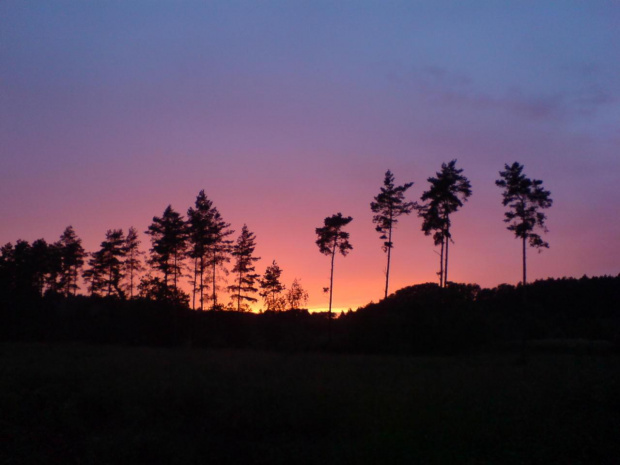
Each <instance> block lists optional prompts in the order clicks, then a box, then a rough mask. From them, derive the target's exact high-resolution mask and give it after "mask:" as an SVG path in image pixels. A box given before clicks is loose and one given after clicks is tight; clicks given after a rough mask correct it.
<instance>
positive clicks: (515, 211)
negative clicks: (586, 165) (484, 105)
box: [495, 162, 553, 287]
mask: <svg viewBox="0 0 620 465" xmlns="http://www.w3.org/2000/svg"><path fill="white" fill-rule="evenodd" d="M504 167H505V171H500V172H499V175H500V177H501V179H498V180H497V181H495V184H496V185H497V186H498V187H502V188H503V189H504V192H503V194H502V195H503V200H502V205H504V207H509V208H510V210H509V211H507V212H505V213H504V217H505V218H504V222H505V223H508V227H507V229H508V230H509V231H512V232H514V234H515V237H517V238H518V239H521V240H522V245H523V286H524V287H525V285H526V284H527V266H526V250H527V244H528V243H529V245H530V247H534V248H537V249H539V251H540V249H542V248H549V244H548V243H547V242H545V241H543V240H542V237H540V234H538V233H537V232H536V231H537V230H540V231H542V232H547V228H546V226H545V220H546V219H547V217H546V215H545V214H544V213H543V212H541V211H540V210H542V209H546V208H549V207H551V205H553V200H552V199H551V192H549V191H547V190H545V189H543V187H542V181H540V180H538V179H534V180H532V179H529V178H528V177H526V176H525V175H524V174H523V165H520V164H519V163H517V162H514V163H513V164H512V165H511V166H509V165H507V164H506V165H504Z"/></svg>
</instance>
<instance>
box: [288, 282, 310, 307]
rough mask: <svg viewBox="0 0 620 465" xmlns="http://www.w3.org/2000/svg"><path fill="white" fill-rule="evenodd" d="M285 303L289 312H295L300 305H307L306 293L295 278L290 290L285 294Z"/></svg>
mask: <svg viewBox="0 0 620 465" xmlns="http://www.w3.org/2000/svg"><path fill="white" fill-rule="evenodd" d="M286 301H287V302H288V307H289V310H297V309H299V308H301V306H302V305H306V304H307V303H308V292H307V291H306V290H305V289H304V288H303V287H301V283H300V282H299V281H298V280H297V278H295V279H294V280H293V284H291V287H290V289H289V290H288V291H287V293H286Z"/></svg>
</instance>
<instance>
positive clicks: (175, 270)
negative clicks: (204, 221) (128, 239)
mask: <svg viewBox="0 0 620 465" xmlns="http://www.w3.org/2000/svg"><path fill="white" fill-rule="evenodd" d="M146 234H148V235H149V236H151V246H152V247H151V258H150V264H151V265H152V266H153V268H155V269H156V270H158V271H159V272H160V273H162V275H163V284H164V287H165V288H166V289H169V288H170V287H171V286H170V279H171V278H172V288H173V290H174V292H175V293H176V292H177V291H178V282H179V278H180V277H181V276H182V273H183V268H182V266H183V257H184V252H185V248H186V245H187V228H186V225H185V221H184V220H183V217H182V216H181V215H180V214H179V213H178V212H176V211H174V210H173V209H172V206H170V205H168V207H167V208H166V210H164V213H163V215H162V216H161V217H157V216H155V217H153V223H151V225H150V226H149V228H148V230H147V231H146Z"/></svg>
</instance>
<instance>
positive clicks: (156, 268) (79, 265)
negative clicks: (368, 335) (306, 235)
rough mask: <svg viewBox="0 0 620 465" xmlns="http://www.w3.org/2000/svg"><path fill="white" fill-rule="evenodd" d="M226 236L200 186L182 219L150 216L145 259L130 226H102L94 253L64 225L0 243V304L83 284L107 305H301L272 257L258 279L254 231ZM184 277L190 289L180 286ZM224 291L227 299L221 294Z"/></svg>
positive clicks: (71, 291)
mask: <svg viewBox="0 0 620 465" xmlns="http://www.w3.org/2000/svg"><path fill="white" fill-rule="evenodd" d="M233 233H234V231H233V230H232V229H230V224H229V223H226V222H225V221H224V220H223V218H222V216H221V214H220V213H219V211H218V210H217V208H216V207H215V206H214V205H213V202H212V201H211V200H209V199H208V198H207V197H206V195H205V193H204V191H200V193H199V194H198V196H197V198H196V201H195V205H194V206H193V207H190V208H189V209H188V211H187V218H185V217H183V216H182V215H181V214H179V213H178V212H177V211H175V210H174V209H173V208H172V207H171V206H168V207H167V208H166V209H165V210H164V212H163V214H162V216H160V217H158V216H156V217H153V222H152V223H151V225H150V226H149V227H148V229H147V230H146V234H147V235H148V236H149V237H150V241H151V248H150V254H149V256H148V257H144V255H145V253H144V252H143V251H142V250H141V249H140V243H141V241H140V239H139V235H138V231H137V230H136V229H135V228H133V227H131V228H129V230H128V232H127V234H126V235H125V233H124V231H123V230H122V229H111V230H108V231H107V232H106V234H105V240H104V241H103V242H101V246H100V248H99V250H97V251H95V252H92V253H88V252H86V251H85V250H84V248H83V246H82V240H81V239H80V238H79V237H78V236H77V234H76V232H75V231H74V229H73V227H72V226H68V227H67V228H66V229H65V231H64V232H63V233H62V235H61V236H60V239H59V240H58V241H56V242H53V243H48V242H47V241H46V240H45V239H38V240H36V241H34V242H33V243H32V244H30V243H29V242H27V241H24V240H18V241H16V243H15V244H12V243H7V244H5V245H4V246H2V248H1V249H0V301H6V300H7V299H8V300H11V299H15V298H18V299H28V298H32V297H44V296H48V297H54V296H64V297H65V298H66V297H69V296H73V297H75V296H76V295H77V292H78V289H80V282H83V283H84V284H85V285H86V291H87V295H89V296H91V297H106V298H108V300H107V301H108V302H109V301H111V300H112V299H117V300H134V299H144V300H150V301H157V302H167V303H173V304H178V305H181V306H186V307H188V306H189V307H191V308H192V309H196V310H206V309H207V308H208V309H210V310H237V311H247V310H249V309H250V304H253V303H256V302H257V301H258V299H257V298H256V297H255V295H256V294H258V295H260V296H261V297H262V298H263V300H264V309H265V310H278V311H281V310H285V309H298V308H300V307H302V306H304V305H305V304H306V302H307V301H308V293H307V292H306V291H305V289H303V287H302V286H301V283H300V281H299V280H298V279H297V278H295V279H294V280H293V282H292V284H291V285H290V286H289V287H288V288H287V287H286V286H285V285H284V284H283V283H282V281H281V274H282V270H281V268H280V267H279V265H278V264H277V263H276V261H275V260H273V261H272V263H271V265H269V266H268V267H267V268H266V270H265V273H264V274H263V275H262V276H261V275H259V274H258V273H256V270H255V267H254V263H255V262H256V261H258V260H259V257H256V256H255V254H254V250H255V247H256V238H255V236H254V233H252V232H251V231H250V230H249V229H248V227H247V226H246V225H243V228H242V230H241V234H240V235H239V236H238V238H237V240H236V241H233V240H232V239H230V237H231V235H232V234H233ZM230 262H232V266H230V267H228V266H227V265H228V264H229V263H230ZM230 274H232V278H231V279H230V281H232V284H231V285H228V286H225V287H224V288H222V286H221V283H222V281H223V279H222V276H229V275H230ZM188 278H189V281H188V284H189V287H190V289H191V293H190V294H188V293H187V292H185V291H184V290H183V286H182V280H184V279H185V280H187V279H188ZM80 279H81V280H82V281H80ZM224 290H225V291H227V293H228V296H229V299H228V301H222V299H221V292H222V291H224Z"/></svg>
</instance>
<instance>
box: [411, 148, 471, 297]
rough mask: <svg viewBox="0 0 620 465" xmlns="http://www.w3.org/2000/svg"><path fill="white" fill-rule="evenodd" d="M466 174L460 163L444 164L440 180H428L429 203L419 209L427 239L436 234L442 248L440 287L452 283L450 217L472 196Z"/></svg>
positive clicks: (423, 197)
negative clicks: (460, 167) (449, 249)
mask: <svg viewBox="0 0 620 465" xmlns="http://www.w3.org/2000/svg"><path fill="white" fill-rule="evenodd" d="M462 172H463V170H462V169H458V168H456V160H452V161H451V162H450V163H448V164H446V163H442V165H441V171H439V172H438V173H436V177H434V178H433V177H431V178H428V182H429V183H430V188H429V190H427V191H425V192H424V193H423V194H422V201H423V202H424V201H428V202H427V203H425V204H422V205H420V206H418V215H419V216H420V217H421V218H422V219H423V222H422V231H424V234H425V235H427V236H429V235H431V234H433V241H434V243H435V245H441V254H440V261H439V284H440V286H442V287H446V284H447V282H448V247H449V244H450V242H451V241H452V235H451V233H450V226H451V224H452V223H451V220H450V215H451V214H452V213H454V212H456V211H457V210H458V209H459V208H461V207H462V206H463V203H464V202H466V201H467V199H468V198H469V197H470V196H471V194H472V191H471V183H470V182H469V180H468V179H467V178H466V177H465V176H463V175H462V174H461V173H462Z"/></svg>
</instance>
